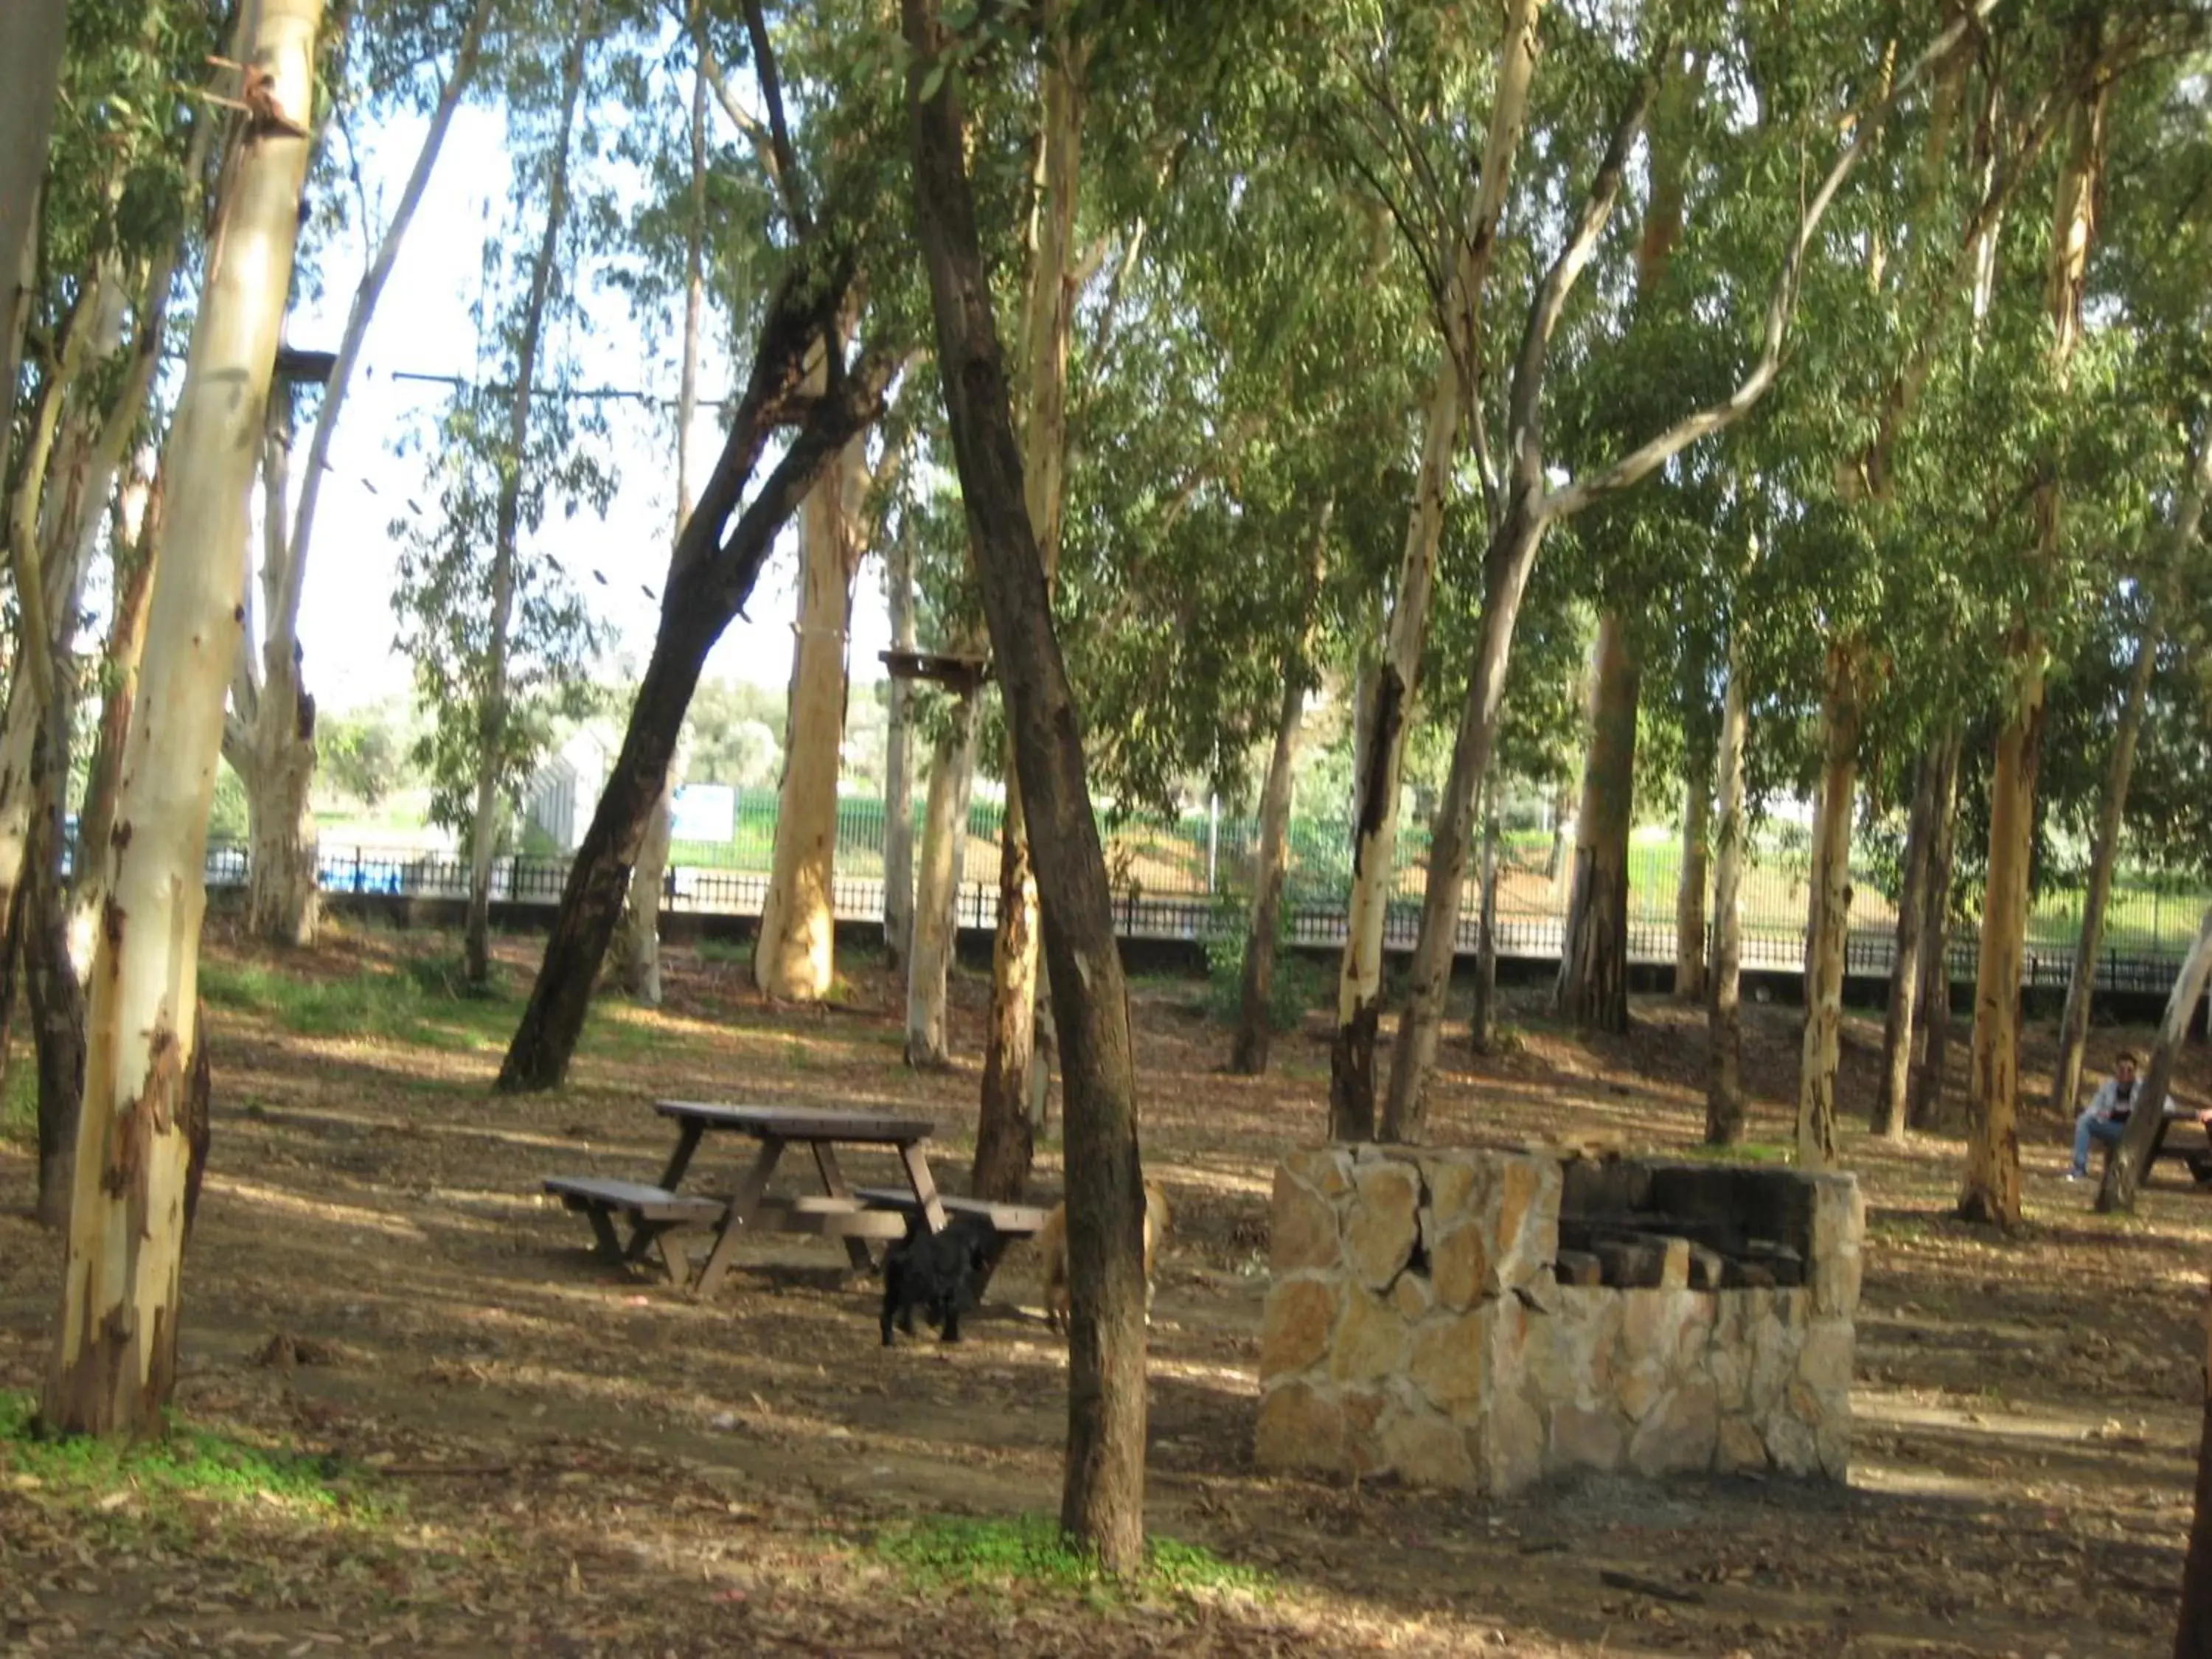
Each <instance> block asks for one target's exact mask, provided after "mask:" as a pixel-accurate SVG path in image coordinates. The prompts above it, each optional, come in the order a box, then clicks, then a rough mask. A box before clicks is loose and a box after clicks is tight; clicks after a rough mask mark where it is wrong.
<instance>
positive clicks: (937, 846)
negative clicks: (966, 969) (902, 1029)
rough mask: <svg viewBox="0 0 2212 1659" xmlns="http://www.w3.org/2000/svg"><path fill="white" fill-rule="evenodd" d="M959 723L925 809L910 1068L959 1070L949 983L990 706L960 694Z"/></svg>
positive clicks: (909, 1018)
mask: <svg viewBox="0 0 2212 1659" xmlns="http://www.w3.org/2000/svg"><path fill="white" fill-rule="evenodd" d="M957 696H958V700H957V702H955V703H954V705H953V710H952V718H951V722H950V723H949V724H948V725H947V726H945V730H944V731H943V732H939V734H938V738H937V744H936V748H935V750H934V751H933V753H932V755H931V757H930V763H929V793H928V798H927V801H926V802H925V804H924V805H923V807H922V823H921V881H920V883H919V884H918V885H917V887H916V890H915V901H914V907H915V908H914V951H913V954H912V956H911V957H910V958H909V959H908V963H907V978H906V1063H907V1064H908V1065H909V1066H916V1067H921V1068H927V1069H935V1068H937V1067H939V1066H947V1065H950V1064H951V1060H952V1051H951V1044H950V1043H949V1042H947V1040H946V1036H945V979H946V976H947V975H949V974H950V973H951V969H952V954H953V945H954V943H955V941H956V940H957V938H958V937H959V920H960V918H959V911H960V881H961V877H962V875H963V872H965V871H966V869H967V865H968V793H969V786H970V785H971V784H972V783H973V782H974V781H975V728H976V726H977V725H978V724H979V723H980V720H981V714H982V698H981V694H980V693H979V692H978V691H977V690H976V689H975V687H974V686H972V685H964V686H963V687H961V688H960V690H959V691H958V694H957Z"/></svg>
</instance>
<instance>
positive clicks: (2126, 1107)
mask: <svg viewBox="0 0 2212 1659" xmlns="http://www.w3.org/2000/svg"><path fill="white" fill-rule="evenodd" d="M2135 1108H2136V1057H2135V1056H2134V1055H2133V1054H2129V1053H2128V1052H2127V1051H2126V1050H2125V1049H2123V1050H2121V1052H2120V1053H2119V1054H2118V1055H2117V1056H2116V1057H2115V1058H2114V1059H2113V1060H2112V1076H2110V1077H2109V1078H2107V1079H2105V1086H2104V1087H2103V1088H2101V1089H2100V1090H2098V1091H2097V1093H2096V1097H2095V1098H2094V1099H2093V1100H2091V1101H2090V1103H2089V1104H2088V1107H2087V1109H2085V1110H2084V1111H2083V1112H2082V1114H2081V1116H2079V1117H2077V1118H2075V1120H2074V1167H2073V1168H2072V1169H2070V1170H2068V1171H2067V1172H2066V1178H2067V1179H2068V1180H2069V1181H2081V1180H2083V1179H2085V1178H2086V1177H2087V1176H2088V1173H2089V1143H2090V1142H2091V1141H2096V1142H2098V1143H2099V1144H2100V1145H2101V1146H2118V1145H2119V1144H2120V1138H2121V1136H2123V1135H2124V1134H2126V1133H2127V1132H2128V1115H2129V1114H2130V1113H2131V1112H2133V1111H2134V1110H2135Z"/></svg>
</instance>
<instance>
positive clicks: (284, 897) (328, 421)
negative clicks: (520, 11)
mask: <svg viewBox="0 0 2212 1659" xmlns="http://www.w3.org/2000/svg"><path fill="white" fill-rule="evenodd" d="M491 9H492V0H475V3H474V4H473V5H472V6H471V9H470V12H469V15H468V17H467V19H466V21H465V22H464V24H463V26H462V30H461V36H460V39H459V41H458V42H457V43H456V44H455V47H454V52H453V68H452V70H450V71H449V72H448V74H447V76H446V81H445V84H444V85H443V86H442V87H441V88H440V90H439V94H438V101H437V103H436V104H435V106H432V109H431V112H430V119H429V123H428V126H427V127H426V129H425V130H424V133H423V137H422V145H421V147H420V148H419V149H417V150H416V154H415V161H414V165H413V166H412V167H410V169H409V171H408V175H407V179H406V182H405V184H404V185H402V186H401V188H400V192H399V198H398V202H397V203H396V204H394V206H393V208H392V218H391V220H390V222H388V223H387V224H386V226H385V228H384V234H382V235H381V236H380V237H379V238H378V239H377V242H376V246H375V248H374V251H373V252H372V253H371V254H370V257H369V261H368V266H367V268H366V269H365V270H363V271H362V276H361V282H360V283H359V284H358V285H357V286H356V288H355V289H354V295H353V301H352V304H351V305H350V306H349V308H348V310H347V313H346V322H345V330H344V331H343V333H342V334H341V335H340V336H339V338H338V349H337V356H336V357H335V358H334V359H333V361H332V362H331V370H330V374H329V378H328V379H327V380H325V381H324V383H323V396H322V404H321V407H320V408H319V410H317V412H316V416H315V424H314V428H313V432H312V433H310V435H309V436H308V440H307V464H306V465H305V467H304V468H303V469H302V471H301V477H300V495H299V501H298V504H297V506H296V507H294V508H293V509H292V512H291V514H290V517H289V528H288V521H287V519H286V516H285V507H286V501H285V489H284V481H285V472H286V471H287V469H286V468H285V467H284V465H283V461H284V460H285V459H288V458H289V452H290V449H291V443H292V420H291V413H292V411H291V397H290V392H289V388H286V387H280V388H279V389H278V392H277V394H276V400H275V404H274V410H275V413H276V417H277V420H278V422H281V428H282V429H281V434H280V435H276V438H275V441H274V442H272V445H271V459H272V461H273V462H274V463H275V465H274V466H273V468H272V472H271V477H270V487H269V490H268V498H269V508H270V513H272V515H273V516H272V517H270V520H268V522H267V524H266V525H265V526H264V532H265V533H264V539H265V542H266V545H267V554H266V556H265V559H264V566H263V572H262V575H263V581H264V589H265V595H264V597H265V605H264V613H263V614H264V640H263V644H262V678H261V684H260V686H259V688H258V695H257V696H255V698H254V707H253V730H252V735H251V738H250V739H249V744H248V747H249V752H250V753H251V755H252V763H251V764H250V765H248V766H246V767H245V768H242V769H240V780H241V781H243V782H244V783H245V785H246V817H247V825H248V829H247V834H248V842H249V847H250V854H249V858H248V862H247V872H248V874H247V889H246V926H247V927H248V928H249V930H250V931H251V932H252V933H253V935H254V937H256V938H257V939H267V940H269V941H270V942H272V943H274V944H278V945H295V946H304V945H313V943H314V942H315V933H316V928H317V926H318V922H319V910H320V904H321V894H320V890H319V885H318V883H317V879H316V878H317V874H318V870H319V864H320V861H321V860H320V857H319V847H318V844H317V840H316V836H315V816H314V803H313V783H314V775H315V762H316V750H315V708H314V699H313V698H312V697H310V696H308V695H307V691H306V690H305V688H304V685H303V684H302V679H301V655H300V603H301V595H302V594H303V593H304V592H305V591H306V586H307V556H308V553H309V551H310V550H311V549H312V547H313V542H314V534H315V520H316V513H317V509H318V507H319V506H320V504H321V501H322V488H323V480H324V478H325V476H326V475H327V474H328V473H329V471H330V470H331V444H332V441H334V439H335V438H336V436H337V426H338V419H339V416H340V415H341V413H342V412H343V410H344V407H345V400H346V394H347V392H349V390H350V389H351V386H352V383H353V375H354V371H355V369H356V368H357V367H358V366H359V364H360V362H361V354H362V347H363V345H364V344H365V343H366V342H367V340H368V330H369V325H370V324H371V322H372V321H373V320H374V318H375V315H376V307H377V304H378V301H380V300H381V299H382V298H383V295H384V289H385V285H386V283H387V282H388V281H389V280H390V277H391V276H392V267H393V266H394V264H397V262H398V257H399V249H400V246H401V244H402V243H403V242H404V240H405V239H406V236H407V232H408V230H409V228H410V226H411V225H412V224H413V222H414V218H415V212H416V209H417V208H418V207H420V206H421V205H422V197H423V193H424V191H426V190H428V186H429V182H430V177H431V174H432V173H434V172H435V170H436V167H437V165H438V160H439V157H440V156H441V155H442V153H443V152H444V149H445V143H446V135H447V132H448V131H450V130H451V128H452V126H453V116H454V113H455V112H456V111H458V110H459V107H460V103H461V99H462V97H463V95H464V94H465V93H466V92H467V90H468V88H469V87H470V85H471V83H472V82H474V80H475V78H476V72H477V60H478V56H479V53H480V51H481V48H482V46H483V32H484V27H485V25H486V24H487V22H488V21H489V18H490V15H491ZM279 444H281V446H282V452H283V453H281V454H280V453H277V445H279Z"/></svg>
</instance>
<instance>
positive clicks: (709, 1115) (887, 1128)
mask: <svg viewBox="0 0 2212 1659" xmlns="http://www.w3.org/2000/svg"><path fill="white" fill-rule="evenodd" d="M653 1110H654V1111H656V1112H659V1114H660V1115H662V1116H663V1117H671V1118H674V1119H676V1120H677V1121H679V1122H685V1123H696V1124H698V1125H700V1126H701V1127H704V1128H709V1129H735V1130H737V1131H738V1132H740V1133H744V1134H749V1135H752V1136H754V1137H756V1138H757V1139H769V1138H770V1137H774V1138H775V1139H779V1140H844V1141H852V1142H855V1143H859V1144H862V1145H875V1146H912V1145H914V1144H915V1142H916V1141H921V1140H927V1139H929V1135H930V1132H931V1131H932V1130H933V1129H934V1128H935V1127H937V1126H936V1125H935V1124H934V1123H933V1122H932V1121H930V1120H929V1119H928V1118H926V1117H908V1116H904V1115H901V1114H899V1113H896V1112H859V1111H851V1110H846V1109H830V1108H823V1107H817V1106H731V1105H726V1104H720V1103H714V1102H710V1101H699V1100H657V1101H655V1102H653Z"/></svg>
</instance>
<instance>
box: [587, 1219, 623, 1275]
mask: <svg viewBox="0 0 2212 1659" xmlns="http://www.w3.org/2000/svg"><path fill="white" fill-rule="evenodd" d="M584 1213H585V1214H586V1216H589V1217H590V1218H591V1222H592V1237H593V1238H595V1239H597V1240H598V1241H599V1248H598V1255H599V1260H600V1261H605V1262H607V1263H609V1264H611V1266H614V1267H621V1266H622V1264H623V1262H624V1261H627V1260H628V1259H629V1258H628V1257H627V1255H625V1254H624V1253H623V1242H622V1235H621V1234H620V1233H617V1231H615V1218H614V1213H613V1212H611V1210H609V1209H608V1208H607V1207H606V1206H605V1205H604V1204H592V1205H589V1206H586V1208H585V1210H584Z"/></svg>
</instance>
